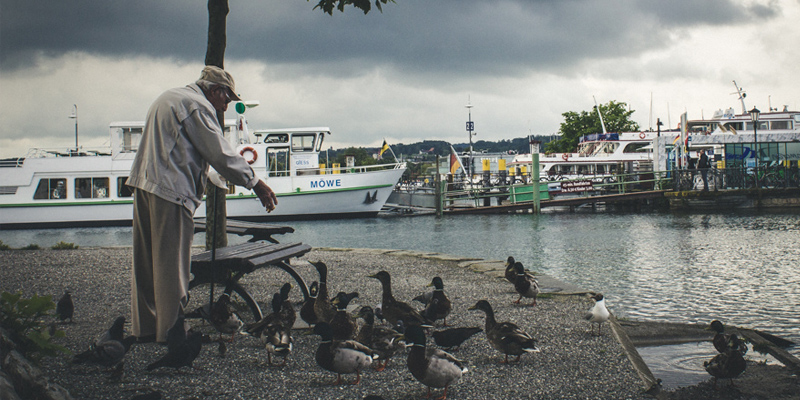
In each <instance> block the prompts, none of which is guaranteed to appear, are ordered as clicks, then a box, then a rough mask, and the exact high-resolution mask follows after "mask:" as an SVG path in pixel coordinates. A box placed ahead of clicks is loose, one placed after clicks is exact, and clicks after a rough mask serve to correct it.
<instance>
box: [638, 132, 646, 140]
mask: <svg viewBox="0 0 800 400" xmlns="http://www.w3.org/2000/svg"><path fill="white" fill-rule="evenodd" d="M645 136H647V135H645V134H644V132H639V139H644V138H645Z"/></svg>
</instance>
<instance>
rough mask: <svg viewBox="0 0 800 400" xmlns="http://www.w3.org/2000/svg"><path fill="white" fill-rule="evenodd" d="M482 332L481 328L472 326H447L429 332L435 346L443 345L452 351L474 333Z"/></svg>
mask: <svg viewBox="0 0 800 400" xmlns="http://www.w3.org/2000/svg"><path fill="white" fill-rule="evenodd" d="M479 332H483V329H481V328H478V327H477V326H474V327H459V328H449V329H445V330H443V331H435V332H433V333H432V334H431V336H433V342H434V343H436V345H437V346H439V347H443V348H444V349H445V350H448V351H454V350H458V348H459V347H460V346H461V344H462V343H464V341H466V340H467V339H469V338H471V337H472V336H474V335H475V334H477V333H479Z"/></svg>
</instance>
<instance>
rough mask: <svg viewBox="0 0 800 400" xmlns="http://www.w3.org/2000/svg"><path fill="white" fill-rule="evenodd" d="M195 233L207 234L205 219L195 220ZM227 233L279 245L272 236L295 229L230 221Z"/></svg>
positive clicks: (252, 240) (226, 227)
mask: <svg viewBox="0 0 800 400" xmlns="http://www.w3.org/2000/svg"><path fill="white" fill-rule="evenodd" d="M194 231H195V233H197V232H205V231H206V220H205V218H195V220H194ZM225 231H226V232H227V233H235V234H237V235H239V236H248V235H249V236H252V238H250V239H249V241H250V242H257V241H259V240H267V241H270V242H272V243H278V241H277V240H275V239H273V238H272V235H283V234H285V233H292V232H294V228H292V227H291V226H286V225H273V224H265V223H260V222H249V221H239V220H235V219H229V220H228V221H227V223H226V226H225Z"/></svg>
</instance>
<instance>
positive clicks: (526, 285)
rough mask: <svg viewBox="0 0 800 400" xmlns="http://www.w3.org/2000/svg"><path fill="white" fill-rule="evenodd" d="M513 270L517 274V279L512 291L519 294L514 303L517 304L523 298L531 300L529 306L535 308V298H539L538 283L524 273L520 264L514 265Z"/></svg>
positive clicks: (531, 276)
mask: <svg viewBox="0 0 800 400" xmlns="http://www.w3.org/2000/svg"><path fill="white" fill-rule="evenodd" d="M514 270H515V271H516V272H517V278H516V280H515V281H514V290H516V291H517V294H519V298H518V299H517V300H516V301H515V302H514V303H515V304H519V302H520V301H522V298H523V297H527V298H529V299H530V298H532V299H533V303H531V305H532V306H535V305H536V297H537V296H539V282H538V281H537V280H536V278H535V277H534V276H533V275H531V274H529V273H527V272H525V268H524V267H523V266H522V263H520V262H517V263H514Z"/></svg>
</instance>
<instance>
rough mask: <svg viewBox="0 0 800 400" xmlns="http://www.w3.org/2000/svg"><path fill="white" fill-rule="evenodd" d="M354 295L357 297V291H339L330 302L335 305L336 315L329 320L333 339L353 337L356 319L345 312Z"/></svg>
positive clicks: (356, 328)
mask: <svg viewBox="0 0 800 400" xmlns="http://www.w3.org/2000/svg"><path fill="white" fill-rule="evenodd" d="M356 297H358V292H352V293H345V292H339V293H337V294H336V297H334V298H333V301H332V302H331V303H332V304H333V305H334V306H336V315H335V316H334V317H333V319H331V322H330V324H331V329H333V340H350V339H355V336H356V332H357V331H358V326H357V325H356V319H355V318H353V316H352V315H350V313H349V312H347V306H348V305H349V304H350V301H352V300H353V299H355V298H356Z"/></svg>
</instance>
